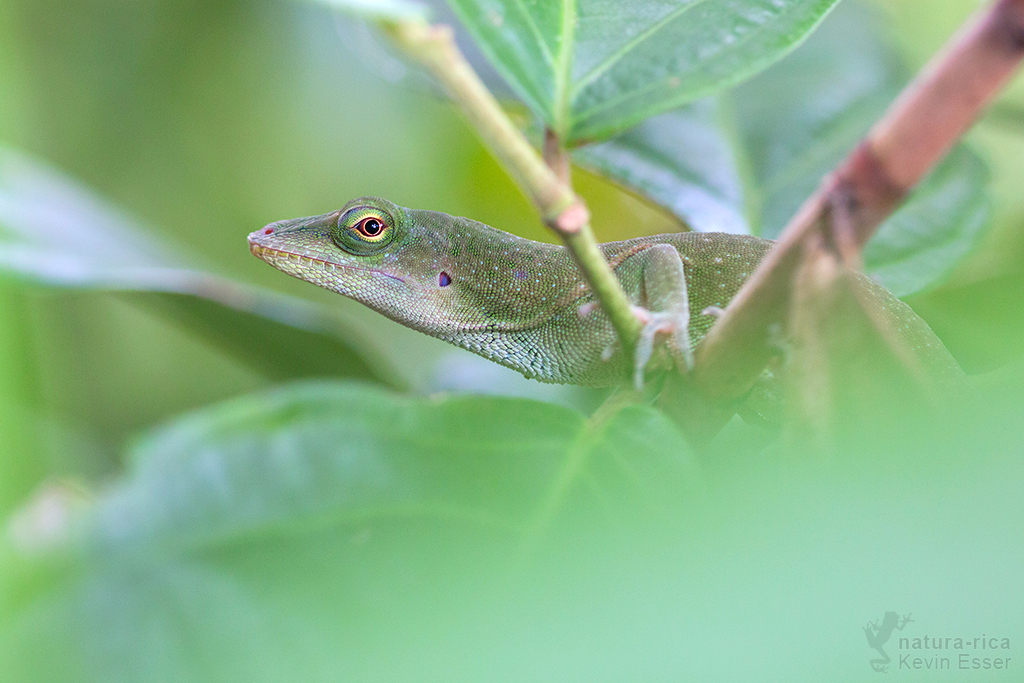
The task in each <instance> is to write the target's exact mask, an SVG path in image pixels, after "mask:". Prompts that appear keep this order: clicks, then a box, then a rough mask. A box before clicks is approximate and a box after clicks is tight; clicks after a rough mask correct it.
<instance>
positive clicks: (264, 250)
mask: <svg viewBox="0 0 1024 683" xmlns="http://www.w3.org/2000/svg"><path fill="white" fill-rule="evenodd" d="M249 251H250V252H251V253H252V255H253V256H255V257H256V258H258V259H260V260H261V261H266V262H267V263H269V264H270V265H272V266H274V265H275V264H276V263H280V262H282V261H285V262H291V263H295V264H298V265H304V266H313V267H314V268H320V269H321V270H327V271H338V270H357V271H360V272H363V273H373V274H374V275H380V276H382V277H386V278H388V279H389V280H395V281H397V282H401V283H402V284H405V280H403V279H402V278H400V277H398V276H396V275H391V274H390V273H385V272H384V271H382V270H376V269H374V268H360V267H359V266H350V265H347V264H344V263H334V262H333V261H325V260H324V259H320V258H316V257H315V256H304V255H302V254H297V253H295V252H293V251H283V250H281V249H274V248H273V247H266V246H263V245H262V244H257V243H256V242H254V241H253V240H252V239H250V240H249ZM275 267H276V266H275Z"/></svg>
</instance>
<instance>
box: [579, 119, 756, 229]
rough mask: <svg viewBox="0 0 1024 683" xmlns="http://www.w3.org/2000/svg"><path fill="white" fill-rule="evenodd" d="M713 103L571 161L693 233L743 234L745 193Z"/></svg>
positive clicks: (596, 147) (635, 130) (583, 150)
mask: <svg viewBox="0 0 1024 683" xmlns="http://www.w3.org/2000/svg"><path fill="white" fill-rule="evenodd" d="M721 122H722V114H721V113H720V112H719V102H718V101H717V100H701V101H700V102H695V103H693V104H691V105H689V106H687V107H684V108H682V109H679V110H677V111H674V112H671V113H669V114H663V115H661V116H657V117H655V118H652V119H649V120H647V121H645V122H644V123H642V124H640V125H639V126H636V127H634V128H631V129H630V130H628V131H626V132H625V133H623V134H622V135H619V136H618V137H616V138H613V139H611V140H609V141H608V142H603V143H601V144H598V145H590V146H587V147H582V148H580V149H578V150H576V151H575V152H574V153H573V158H574V160H575V161H576V162H577V163H579V164H581V165H582V166H584V167H585V168H587V169H588V170H591V171H594V172H597V173H601V174H603V175H605V176H608V177H610V178H612V179H614V180H616V181H617V182H620V183H622V184H623V185H625V186H626V187H628V188H629V189H631V190H633V191H635V192H637V193H639V194H640V195H641V196H643V197H645V198H647V199H650V200H651V201H653V202H655V203H657V204H660V205H661V206H663V207H665V208H666V209H668V210H669V211H671V212H672V213H673V214H675V215H676V216H678V217H679V218H680V219H682V220H683V221H684V222H685V223H686V224H687V225H688V226H690V227H691V228H692V229H694V230H700V231H714V232H731V233H738V234H746V233H749V232H750V226H749V224H748V223H747V219H746V217H745V215H744V206H743V202H744V188H743V183H742V181H741V179H740V176H739V173H738V172H737V162H736V159H735V153H734V149H733V146H732V145H730V144H729V140H728V139H727V136H726V133H725V132H724V131H723V130H722V128H721Z"/></svg>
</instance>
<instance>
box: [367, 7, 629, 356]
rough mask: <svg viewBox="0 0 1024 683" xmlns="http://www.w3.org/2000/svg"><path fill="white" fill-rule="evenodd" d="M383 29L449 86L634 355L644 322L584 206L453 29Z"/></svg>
mask: <svg viewBox="0 0 1024 683" xmlns="http://www.w3.org/2000/svg"><path fill="white" fill-rule="evenodd" d="M381 27H382V28H383V30H384V31H385V33H387V34H388V35H389V36H391V38H392V39H393V40H394V41H395V43H396V44H397V45H398V46H399V47H400V48H402V50H404V51H405V53H406V54H408V55H409V56H410V57H411V58H413V59H414V60H415V61H417V62H418V63H420V64H422V65H423V66H424V67H426V68H427V70H429V71H430V72H431V74H433V75H434V77H435V78H437V79H438V80H439V81H440V82H441V83H442V84H443V85H444V87H445V90H447V92H448V96H449V97H451V99H452V100H453V101H454V102H455V103H456V104H458V105H459V107H460V108H461V109H462V112H463V114H465V116H466V118H468V119H469V121H470V123H472V124H473V127H474V128H476V130H477V133H478V134H479V135H480V137H481V138H482V139H483V141H484V143H485V144H486V145H487V146H488V147H489V148H490V150H491V152H492V153H493V154H494V156H495V157H497V159H498V161H499V162H501V164H502V165H503V166H504V167H505V169H506V170H507V171H508V172H509V174H510V175H511V176H512V177H513V178H514V179H515V180H516V182H517V183H519V185H520V187H522V188H523V189H524V191H525V192H526V194H527V195H529V196H530V198H531V199H532V200H533V202H534V204H535V205H536V206H537V208H538V209H539V210H540V213H541V215H542V216H543V218H544V222H545V223H546V224H547V226H548V227H549V228H551V229H552V230H554V231H555V232H556V233H557V234H558V235H559V236H560V237H561V238H562V240H563V241H564V242H565V245H566V247H567V248H568V249H569V252H570V253H571V254H572V256H573V259H574V260H575V261H576V264H577V265H578V266H579V268H580V271H582V273H583V277H584V279H585V280H586V282H587V284H588V285H589V286H590V288H591V290H593V292H594V294H595V296H596V297H597V299H598V301H599V302H600V304H601V308H602V310H604V312H605V314H606V315H607V316H608V318H609V319H610V320H611V322H612V325H613V326H614V327H615V331H616V332H617V333H618V335H619V339H620V341H621V342H622V346H623V349H624V350H625V351H626V353H627V354H629V356H631V355H632V351H633V348H634V346H635V345H636V340H637V338H638V337H639V335H640V322H639V321H638V320H637V318H636V316H635V315H634V314H633V311H632V309H631V307H630V304H629V300H628V299H627V298H626V293H625V292H624V291H623V289H622V285H621V283H620V282H619V279H618V278H617V277H616V276H615V274H614V273H613V272H612V270H611V267H609V265H608V262H607V261H606V260H605V258H604V255H603V254H602V253H601V250H600V249H599V248H598V246H597V240H595V239H594V234H593V232H592V231H591V229H590V214H589V212H588V211H587V209H586V206H585V205H584V204H583V201H582V200H581V199H580V198H579V197H577V196H576V194H575V193H574V192H573V191H572V188H571V187H570V186H569V185H568V184H567V183H565V182H563V181H562V179H561V178H559V176H558V174H557V173H556V172H555V171H553V170H552V169H551V168H550V167H549V166H548V165H547V164H546V163H545V162H544V159H543V158H541V156H540V154H538V152H537V150H536V149H534V147H533V145H531V144H530V142H529V141H528V140H527V139H526V136H524V135H523V133H522V131H520V130H519V129H518V128H516V126H515V125H514V124H513V123H512V121H511V120H510V119H509V118H508V116H507V115H506V114H505V111H504V110H503V109H502V108H501V105H500V104H498V101H497V100H496V99H495V98H494V95H492V94H491V92H490V90H488V89H487V86H485V85H484V84H483V81H481V80H480V77H479V76H478V75H477V73H476V71H474V70H473V67H472V66H470V65H469V62H467V61H466V58H465V57H464V56H463V54H462V52H460V51H459V48H458V47H457V46H456V45H455V41H454V40H453V38H452V31H451V28H450V27H448V26H444V25H430V24H427V23H426V22H424V21H421V20H405V21H398V22H391V21H386V22H381Z"/></svg>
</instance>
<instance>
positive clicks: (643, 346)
mask: <svg viewBox="0 0 1024 683" xmlns="http://www.w3.org/2000/svg"><path fill="white" fill-rule="evenodd" d="M633 259H640V273H641V294H642V301H643V303H644V304H645V306H634V311H635V312H636V314H637V317H638V318H639V319H640V322H641V323H642V324H643V327H642V328H641V330H640V338H639V339H638V340H637V345H636V352H635V355H634V358H633V384H634V385H635V386H636V388H637V389H641V388H643V382H644V369H645V368H646V367H647V364H648V363H649V362H650V360H651V356H652V355H653V354H654V342H655V339H656V337H657V335H658V334H659V333H666V334H669V335H671V341H670V343H669V350H670V351H671V353H672V354H673V356H675V358H676V360H677V364H679V365H681V366H682V367H684V368H685V369H686V370H689V369H691V368H692V367H693V350H692V349H691V348H690V298H689V295H688V293H687V289H686V272H685V268H684V265H683V260H682V259H681V258H680V257H679V252H678V251H676V249H675V247H673V246H672V245H670V244H656V245H654V246H652V247H650V248H648V249H644V250H643V251H642V252H640V253H639V254H637V255H636V256H633V257H631V259H630V260H633Z"/></svg>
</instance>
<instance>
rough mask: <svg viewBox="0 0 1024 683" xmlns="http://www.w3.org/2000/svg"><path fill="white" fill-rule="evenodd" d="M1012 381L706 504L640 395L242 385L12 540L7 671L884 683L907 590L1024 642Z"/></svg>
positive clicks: (5, 628) (114, 676)
mask: <svg viewBox="0 0 1024 683" xmlns="http://www.w3.org/2000/svg"><path fill="white" fill-rule="evenodd" d="M1006 389H1007V392H1008V393H1007V395H1008V396H1012V397H1013V400H1012V404H1011V403H1007V404H1006V405H1003V406H1002V407H1001V409H1000V412H998V413H997V414H991V412H990V411H989V410H986V409H985V406H979V407H978V409H977V411H976V412H973V413H972V410H973V409H972V410H968V411H960V410H958V411H953V412H951V413H950V414H949V415H948V416H943V419H941V420H937V421H936V422H935V424H930V423H929V424H928V425H926V426H927V427H928V428H929V431H916V430H913V429H911V431H912V432H913V433H911V434H906V432H907V430H908V428H910V427H911V426H912V425H907V424H902V425H900V430H899V432H898V433H899V434H901V435H904V434H906V440H904V439H900V441H899V443H895V444H893V443H889V444H886V443H884V440H882V441H883V443H882V445H881V446H879V447H878V448H872V449H862V450H858V449H856V448H854V449H852V450H851V451H850V452H845V451H844V452H843V453H840V454H837V456H836V459H835V460H833V461H829V462H827V463H826V462H823V461H821V460H819V459H815V460H814V461H813V463H811V464H809V466H805V467H801V466H800V465H799V464H798V463H796V462H794V461H793V460H791V459H790V458H789V455H788V454H787V455H783V456H782V457H779V454H762V455H759V456H756V457H755V456H754V455H753V454H748V455H747V456H746V457H747V460H746V461H745V463H746V465H745V466H744V467H743V472H742V473H740V472H737V473H734V474H731V475H722V476H721V477H720V478H719V481H718V482H717V483H715V484H712V485H711V487H710V488H707V489H705V488H704V487H703V486H702V487H701V493H699V494H698V495H693V493H692V491H693V484H694V480H693V467H692V461H691V460H690V458H689V456H688V455H687V453H686V451H685V450H684V449H680V447H679V441H678V439H679V436H678V433H677V432H676V431H675V430H674V429H673V428H672V427H671V425H669V424H668V423H666V422H665V420H664V418H662V417H661V416H660V415H659V414H658V413H656V412H654V411H653V410H651V409H648V408H645V407H630V408H627V409H626V410H624V411H623V412H621V413H619V414H617V415H615V416H613V417H611V418H610V419H609V421H608V422H607V423H605V425H604V426H603V427H598V428H597V429H594V428H593V426H592V425H587V424H586V423H585V422H584V420H583V418H582V417H581V416H580V415H578V414H576V413H574V412H572V411H568V410H565V409H561V408H558V407H554V406H550V405H544V404H539V403H535V402H529V401H520V400H511V399H491V398H482V397H464V398H454V399H449V398H441V399H435V400H426V399H406V398H401V397H395V396H393V395H389V394H387V393H385V392H382V391H379V390H375V389H372V388H366V387H359V386H353V385H336V384H335V385H331V384H306V385H299V386H292V387H288V388H285V389H282V390H278V391H275V392H272V393H266V394H260V395H255V396H251V397H247V398H244V399H241V400H236V401H233V402H231V403H229V404H226V405H223V406H221V407H218V408H214V409H212V410H207V411H204V412H203V413H199V414H196V415H193V416H192V417H188V418H185V419H184V420H181V421H179V422H177V423H175V424H172V425H171V426H169V427H168V428H166V429H164V430H161V431H159V432H157V433H155V434H153V435H152V436H150V437H148V438H146V439H145V440H144V441H142V442H141V443H140V444H139V445H138V446H137V447H136V448H135V449H134V450H133V459H132V466H131V469H130V472H129V473H128V475H127V477H126V478H125V479H123V480H121V481H120V482H117V483H116V484H114V485H113V487H112V488H110V489H109V490H108V491H106V492H105V493H101V494H100V496H99V499H98V500H97V501H96V502H95V503H94V506H93V507H92V508H91V514H89V515H88V516H86V517H85V518H84V519H83V518H81V517H78V519H79V520H80V523H79V524H78V525H72V529H73V530H75V531H77V532H78V533H77V534H75V533H73V534H71V536H70V538H72V539H78V540H77V542H74V543H72V544H69V545H65V546H64V551H63V552H64V553H65V555H64V556H63V557H61V556H55V555H54V554H53V552H54V550H53V546H52V545H51V546H48V547H47V546H45V544H43V546H42V547H40V546H39V545H35V546H34V545H32V543H31V541H32V536H31V535H29V532H31V530H33V529H35V530H37V533H41V534H48V535H47V536H46V538H44V539H42V540H44V541H45V540H49V541H51V542H52V541H54V540H59V539H60V538H62V535H61V534H60V533H59V531H60V528H59V524H60V522H61V521H62V520H64V519H65V517H67V516H69V515H70V516H71V518H72V519H74V518H75V517H74V514H75V510H76V509H77V507H76V506H77V505H78V504H79V503H76V500H80V498H77V497H76V496H75V495H74V492H73V491H64V492H63V493H62V492H61V491H59V490H56V491H49V492H45V495H44V496H43V497H42V498H41V500H40V501H39V502H40V503H45V504H44V505H37V506H34V507H33V508H32V510H34V511H35V512H36V513H37V514H39V515H40V516H39V518H38V519H37V520H36V522H37V523H36V524H34V525H33V524H19V525H17V526H18V528H19V529H20V531H21V533H20V534H19V535H18V536H16V537H13V538H12V537H11V536H8V537H7V538H6V539H2V538H0V551H4V550H6V551H7V552H6V553H3V552H0V570H4V569H6V570H8V571H7V572H6V573H5V574H4V576H3V577H2V578H3V580H0V661H2V662H3V663H4V668H3V674H4V677H5V679H9V680H12V681H37V680H38V681H50V680H58V681H76V682H81V683H88V682H90V681H103V682H106V681H122V680H124V681H132V682H143V681H154V682H156V681H192V680H195V681H205V682H209V683H218V682H222V681H223V682H227V681H244V682H245V683H259V682H262V681H319V680H345V681H367V682H369V681H410V682H412V681H437V682H438V683H441V682H444V683H448V682H450V681H452V680H459V681H481V682H483V681H492V682H497V681H508V682H509V683H512V682H520V681H524V680H531V681H532V680H553V681H594V680H616V681H619V680H652V681H679V680H691V679H692V680H727V681H734V680H735V681H745V680H759V679H761V678H768V679H772V680H792V681H801V680H806V681H820V680H822V679H827V680H854V679H858V678H864V677H865V676H873V675H874V674H871V673H870V667H869V664H868V659H869V658H870V657H872V656H873V655H872V652H873V651H872V650H871V649H870V648H869V647H867V644H866V643H865V642H864V640H863V634H862V633H861V627H862V625H863V623H865V622H866V621H869V620H871V619H875V618H878V616H880V613H881V611H882V610H884V609H887V608H888V606H890V605H891V606H892V607H893V608H897V609H908V610H909V609H918V612H915V617H916V618H917V619H919V620H920V621H918V622H915V624H914V625H913V628H914V629H918V630H915V631H912V632H908V635H911V636H914V637H916V636H917V635H918V634H921V633H924V632H925V631H926V629H928V630H929V632H932V631H935V630H937V631H942V632H959V631H957V625H958V624H959V626H960V627H961V628H967V629H969V631H968V632H969V633H974V632H978V633H989V634H995V633H999V634H1000V635H1001V634H1002V633H1010V634H1012V633H1015V632H1017V630H1019V625H1020V614H1021V609H1022V600H1024V594H1022V593H1021V591H1019V590H1015V589H1014V587H1015V586H1017V584H1018V581H1017V574H1016V573H1015V568H1016V567H1018V566H1020V561H1021V555H1022V553H1024V547H1022V546H1021V544H1019V543H1012V542H1008V540H1007V539H1013V538H1015V535H1014V534H1015V532H1016V530H1018V529H1019V527H1020V524H1021V523H1022V516H1024V509H1022V508H1021V506H1020V505H1019V504H1018V501H1019V491H1020V482H1021V481H1022V475H1024V471H1022V460H1021V458H1019V457H1017V455H1016V451H1014V450H1010V449H1007V448H1005V444H1006V443H1012V436H1013V431H1014V430H1015V429H1016V425H1017V424H1019V421H1020V415H1021V407H1020V396H1021V395H1022V394H1021V393H1020V382H1019V379H1018V380H1017V381H1016V382H1014V383H1013V384H1012V385H1008V386H1007V387H1006ZM965 412H966V415H967V416H970V417H971V420H976V421H974V422H971V421H967V422H965V420H964V418H965ZM929 432H930V433H929ZM1007 439H1011V440H1010V441H1007ZM872 443H873V444H874V441H872ZM907 443H914V444H916V448H914V447H911V448H907V447H906V444H907ZM733 448H735V447H733ZM965 449H973V451H975V452H974V454H973V456H972V458H970V459H969V460H966V461H965V460H964V458H963V453H964V451H965ZM785 462H789V463H790V464H791V465H792V466H790V467H787V466H786V465H785V464H784V463H785ZM804 464H805V465H808V463H804ZM879 501H883V502H882V503H881V504H880V503H879ZM665 513H667V514H668V515H669V516H670V517H671V519H665ZM55 523H56V526H57V527H58V528H57V529H54V526H55ZM55 531H56V532H58V533H54V532H55ZM65 538H67V537H66V536H65ZM524 551H525V556H524ZM11 569H14V570H16V571H10V570H11ZM922 576H923V577H926V578H927V580H922ZM12 579H14V580H12ZM879 595H882V596H883V599H884V600H885V601H886V602H881V603H880V602H879V600H880V598H879ZM880 605H881V606H880ZM904 605H906V606H907V607H904ZM918 605H921V606H922V607H920V608H918V607H917V606H918ZM946 615H952V616H951V617H949V618H948V619H947V617H946ZM963 615H969V616H966V617H965V616H963ZM965 620H966V621H965ZM932 627H934V628H932ZM768 632H771V633H774V634H775V635H776V636H778V637H772V638H766V637H765V633H768ZM738 652H739V653H741V654H742V656H737V653H738ZM858 672H864V673H861V674H860V675H859V676H858Z"/></svg>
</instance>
